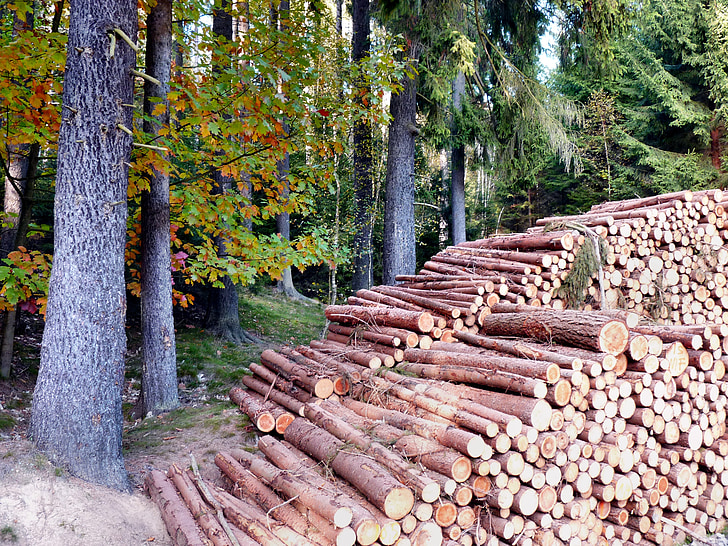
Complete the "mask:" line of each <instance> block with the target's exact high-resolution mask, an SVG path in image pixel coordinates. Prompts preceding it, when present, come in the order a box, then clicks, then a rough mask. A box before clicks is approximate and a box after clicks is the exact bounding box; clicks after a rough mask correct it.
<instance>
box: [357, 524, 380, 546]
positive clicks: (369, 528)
mask: <svg viewBox="0 0 728 546" xmlns="http://www.w3.org/2000/svg"><path fill="white" fill-rule="evenodd" d="M381 531H382V528H381V527H380V526H379V523H377V521H376V520H374V519H366V520H364V521H361V522H359V524H358V525H357V527H356V541H357V542H358V543H359V544H361V545H362V546H369V545H370V544H374V543H375V542H376V541H377V539H378V538H379V535H380V533H381Z"/></svg>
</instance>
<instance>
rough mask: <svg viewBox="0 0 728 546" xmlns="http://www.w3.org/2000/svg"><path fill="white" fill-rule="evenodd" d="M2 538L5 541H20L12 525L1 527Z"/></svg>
mask: <svg viewBox="0 0 728 546" xmlns="http://www.w3.org/2000/svg"><path fill="white" fill-rule="evenodd" d="M0 540H1V541H3V542H18V535H16V534H15V531H14V530H13V528H12V527H10V525H5V526H3V527H0Z"/></svg>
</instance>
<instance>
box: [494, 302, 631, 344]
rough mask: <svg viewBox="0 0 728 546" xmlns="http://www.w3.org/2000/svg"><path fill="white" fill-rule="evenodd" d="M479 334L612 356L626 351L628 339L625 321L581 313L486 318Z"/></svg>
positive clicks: (512, 315) (535, 313)
mask: <svg viewBox="0 0 728 546" xmlns="http://www.w3.org/2000/svg"><path fill="white" fill-rule="evenodd" d="M480 331H481V333H482V334H485V335H499V336H517V337H532V338H535V339H539V340H542V341H551V340H554V341H556V342H557V343H565V344H567V345H574V346H576V347H582V348H585V349H590V350H595V351H599V352H604V353H607V354H613V355H617V354H620V353H621V352H623V351H624V349H625V348H626V347H627V342H628V340H629V332H628V330H627V325H626V324H625V323H624V322H622V321H620V320H613V319H611V318H609V317H605V316H604V315H600V314H599V313H586V312H582V311H561V312H556V311H546V310H536V311H532V312H529V313H494V314H492V315H488V316H487V317H484V318H483V325H482V326H481V329H480Z"/></svg>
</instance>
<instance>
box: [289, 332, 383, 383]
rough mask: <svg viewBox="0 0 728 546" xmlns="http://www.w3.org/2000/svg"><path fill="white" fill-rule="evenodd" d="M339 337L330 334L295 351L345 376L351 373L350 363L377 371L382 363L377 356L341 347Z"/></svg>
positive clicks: (344, 346) (346, 346) (348, 346)
mask: <svg viewBox="0 0 728 546" xmlns="http://www.w3.org/2000/svg"><path fill="white" fill-rule="evenodd" d="M341 337H342V336H337V335H335V334H330V335H329V337H327V339H326V340H325V341H316V340H313V341H311V343H310V345H309V347H303V346H301V347H296V351H297V352H299V353H301V354H303V355H306V356H308V357H309V358H311V359H313V360H316V361H318V362H320V363H321V364H324V365H329V366H331V367H335V368H336V369H338V370H339V371H340V372H341V373H345V374H349V373H351V370H352V367H351V364H350V363H354V364H358V365H359V366H364V367H365V368H369V369H371V370H378V369H379V368H380V367H381V366H382V364H383V361H382V359H381V358H379V357H378V356H377V355H375V354H371V353H369V352H367V351H364V350H359V349H357V348H355V347H352V346H350V345H342V344H341V343H340V342H339V340H338V339H337V338H341ZM339 357H344V358H346V359H347V360H348V361H349V362H342V360H341V359H340V358H339ZM393 364H394V361H393Z"/></svg>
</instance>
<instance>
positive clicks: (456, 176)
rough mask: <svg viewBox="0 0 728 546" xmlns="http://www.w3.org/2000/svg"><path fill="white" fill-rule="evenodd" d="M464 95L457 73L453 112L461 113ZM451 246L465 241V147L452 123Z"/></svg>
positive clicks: (462, 76) (461, 78)
mask: <svg viewBox="0 0 728 546" xmlns="http://www.w3.org/2000/svg"><path fill="white" fill-rule="evenodd" d="M464 94H465V74H463V73H462V72H458V74H457V76H456V77H455V82H454V83H453V88H452V103H453V110H454V111H455V112H461V111H462V100H463V95H464ZM452 137H453V141H454V142H453V146H452V187H451V206H452V244H454V245H457V244H460V243H462V242H464V241H465V239H466V236H465V145H464V144H463V143H462V142H458V139H459V138H460V130H459V128H458V122H457V121H453V129H452Z"/></svg>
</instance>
